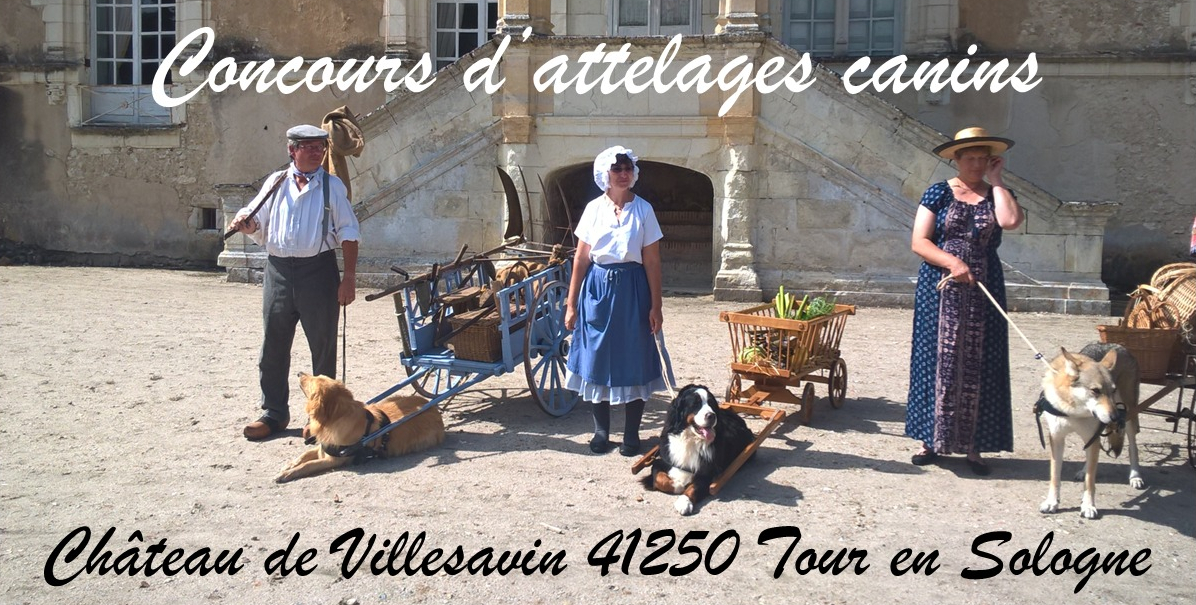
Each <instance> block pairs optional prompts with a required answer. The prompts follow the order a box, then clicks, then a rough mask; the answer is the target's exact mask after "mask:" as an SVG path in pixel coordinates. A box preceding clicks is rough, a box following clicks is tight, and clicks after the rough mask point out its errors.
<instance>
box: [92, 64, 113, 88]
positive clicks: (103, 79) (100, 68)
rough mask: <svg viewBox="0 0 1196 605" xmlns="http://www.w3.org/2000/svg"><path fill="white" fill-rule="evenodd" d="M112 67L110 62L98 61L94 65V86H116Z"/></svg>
mask: <svg viewBox="0 0 1196 605" xmlns="http://www.w3.org/2000/svg"><path fill="white" fill-rule="evenodd" d="M112 69H113V65H112V62H111V61H98V62H97V63H96V84H99V85H100V86H108V85H112V84H116V80H115V79H113V71H112Z"/></svg>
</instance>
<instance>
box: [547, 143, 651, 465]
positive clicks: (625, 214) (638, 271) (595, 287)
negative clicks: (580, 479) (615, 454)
mask: <svg viewBox="0 0 1196 605" xmlns="http://www.w3.org/2000/svg"><path fill="white" fill-rule="evenodd" d="M638 161H639V158H637V157H636V156H635V154H634V153H632V152H631V150H630V149H627V148H624V147H620V146H617V145H616V146H614V147H611V148H609V149H606V150H605V151H603V152H602V153H600V154H598V157H597V158H595V159H594V182H595V183H597V184H598V188H599V189H601V190H603V191H604V192H605V193H603V194H602V195H601V196H600V197H598V198H597V199H595V200H593V201H591V202H590V203H589V204H587V205H586V209H585V211H584V212H583V213H582V215H581V220H580V221H579V222H578V225H577V230H576V235H577V239H578V245H577V252H576V254H575V256H574V258H573V277H572V279H571V280H570V282H569V301H568V307H567V308H566V310H565V326H566V327H567V328H569V329H571V330H574V332H573V345H572V347H571V349H570V351H569V363H568V369H567V371H566V374H565V378H566V387H567V388H569V389H570V390H573V391H576V392H578V393H579V394H580V395H581V398H582V399H584V400H586V401H589V402H591V403H592V404H593V412H594V437H593V439H591V440H590V450H591V451H592V452H594V453H596V454H604V453H606V452H607V451H608V450H609V449H610V441H609V438H610V407H611V406H612V405H615V406H619V405H621V406H623V409H624V410H625V423H624V434H623V443H622V444H621V445H620V446H619V453H621V454H623V455H624V456H634V455H636V454H638V453H639V451H640V438H639V426H640V418H641V417H642V416H643V413H644V401H645V400H646V399H647V398H648V397H649V396H650V395H651V394H652V392H653V391H658V390H663V389H664V388H665V383H664V377H663V375H662V372H661V364H660V357H659V354H658V352H657V350H656V342H655V339H654V338H653V334H655V333H656V331H657V330H660V328H661V324H662V323H663V322H664V316H663V315H662V313H661V295H660V283H661V273H660V239H661V238H662V237H663V234H662V233H661V231H660V224H659V223H658V222H656V213H654V212H653V211H652V206H651V205H649V204H648V202H646V201H645V200H644V199H643V198H641V197H640V196H638V195H636V194H634V193H632V191H631V187H632V186H633V185H635V182H636V180H637V179H638V178H639V166H637V165H636V163H637V162H638Z"/></svg>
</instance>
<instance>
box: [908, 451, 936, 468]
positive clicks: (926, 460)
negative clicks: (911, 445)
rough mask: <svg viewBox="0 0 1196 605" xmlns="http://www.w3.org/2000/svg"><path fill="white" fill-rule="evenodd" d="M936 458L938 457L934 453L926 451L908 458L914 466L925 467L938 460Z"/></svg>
mask: <svg viewBox="0 0 1196 605" xmlns="http://www.w3.org/2000/svg"><path fill="white" fill-rule="evenodd" d="M938 458H939V455H938V454H936V453H934V451H932V450H926V451H925V452H922V453H920V454H914V456H913V458H910V462H913V463H914V466H926V465H927V464H930V463H931V462H934V461H935V460H938Z"/></svg>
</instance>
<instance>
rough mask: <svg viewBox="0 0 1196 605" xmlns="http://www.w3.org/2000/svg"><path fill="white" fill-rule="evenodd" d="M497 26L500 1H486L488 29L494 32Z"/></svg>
mask: <svg viewBox="0 0 1196 605" xmlns="http://www.w3.org/2000/svg"><path fill="white" fill-rule="evenodd" d="M497 27H498V3H497V2H487V3H486V29H487V30H488V31H489V32H491V33H493V32H494V30H495V28H497Z"/></svg>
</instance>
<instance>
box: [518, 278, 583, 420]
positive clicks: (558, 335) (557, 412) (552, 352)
mask: <svg viewBox="0 0 1196 605" xmlns="http://www.w3.org/2000/svg"><path fill="white" fill-rule="evenodd" d="M568 297H569V287H568V286H566V285H565V284H564V283H563V282H561V281H559V280H556V281H551V282H548V283H547V284H544V289H543V290H541V291H540V293H539V294H537V295H536V300H535V302H534V303H532V308H531V312H530V313H529V314H528V315H529V318H528V323H527V330H525V334H526V341H525V343H524V348H523V353H524V355H523V369H524V372H525V373H526V374H527V386H528V388H530V389H531V390H532V399H535V400H536V403H537V404H539V405H540V408H541V409H543V410H544V411H545V412H547V413H548V414H549V415H550V416H564V415H565V414H568V413H569V411H570V410H572V409H573V406H575V405H577V400H578V399H579V396H578V394H577V393H575V392H573V391H570V390H569V389H566V388H565V362H566V360H567V359H568V357H569V344H570V342H571V341H572V337H573V333H572V332H570V331H569V330H566V329H565V306H566V302H567V300H568Z"/></svg>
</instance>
